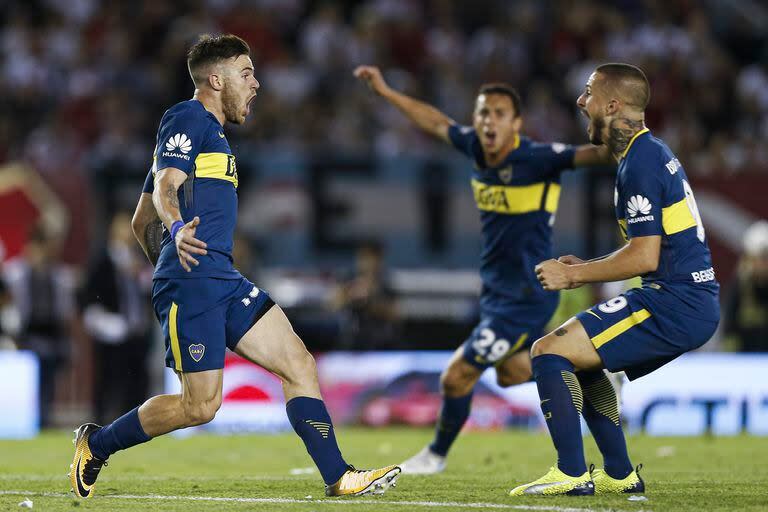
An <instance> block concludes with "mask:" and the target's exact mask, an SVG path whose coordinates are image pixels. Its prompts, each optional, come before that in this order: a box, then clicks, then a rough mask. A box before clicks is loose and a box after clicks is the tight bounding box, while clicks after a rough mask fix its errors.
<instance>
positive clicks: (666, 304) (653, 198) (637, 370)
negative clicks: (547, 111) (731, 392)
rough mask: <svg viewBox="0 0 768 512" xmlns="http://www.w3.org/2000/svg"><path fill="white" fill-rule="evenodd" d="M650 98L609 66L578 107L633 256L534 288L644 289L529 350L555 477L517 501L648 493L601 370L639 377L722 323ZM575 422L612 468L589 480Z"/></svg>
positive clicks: (638, 78) (556, 266)
mask: <svg viewBox="0 0 768 512" xmlns="http://www.w3.org/2000/svg"><path fill="white" fill-rule="evenodd" d="M649 98H650V88H649V86H648V81H647V79H646V77H645V75H644V73H643V72H642V71H641V70H640V69H638V68H636V67H634V66H631V65H629V64H604V65H602V66H599V67H598V68H597V69H596V70H595V72H594V73H592V75H591V76H590V78H589V81H588V82H587V85H586V89H585V91H584V93H583V94H582V95H581V96H580V97H579V99H578V105H579V108H581V110H582V112H584V114H585V115H586V116H587V117H588V118H589V126H588V133H589V136H590V141H591V142H592V143H594V144H606V145H607V146H608V147H609V148H610V150H611V152H612V153H613V155H614V156H615V157H616V160H617V161H618V162H619V168H618V172H617V176H616V191H615V196H614V201H615V209H616V217H617V219H618V221H619V225H620V227H621V230H622V232H623V234H624V236H625V238H626V240H627V244H626V245H624V246H623V247H622V248H620V249H618V250H617V251H615V252H613V253H611V254H609V255H607V256H605V257H604V258H602V259H598V260H594V261H588V262H585V261H582V260H580V259H578V258H576V257H573V256H564V257H562V258H560V259H559V260H557V261H555V260H547V261H544V262H542V263H541V264H539V265H537V266H536V272H537V275H538V278H539V280H540V281H541V283H542V285H543V286H544V288H545V289H547V290H561V289H566V288H575V287H578V286H581V285H582V284H584V283H595V282H604V281H619V280H623V279H628V278H631V277H635V276H642V278H643V284H642V287H640V288H634V289H632V290H630V291H628V292H627V293H625V294H622V295H620V296H618V297H616V298H614V299H611V300H609V301H607V302H604V303H602V304H599V305H597V306H594V307H592V308H590V309H588V310H586V311H584V312H582V313H579V314H578V315H576V317H575V318H571V319H570V320H569V321H567V322H566V323H565V324H563V326H562V327H560V328H559V329H557V330H556V331H554V332H553V333H550V334H548V335H546V336H544V337H543V338H541V339H540V340H538V341H537V342H536V343H535V344H534V345H533V348H532V349H531V356H532V366H533V375H534V378H535V379H536V385H537V386H538V389H539V397H540V398H541V410H542V412H543V413H544V418H545V419H546V421H547V426H548V427H549V432H550V435H551V437H552V441H553V442H554V445H555V449H556V450H557V466H556V467H553V468H551V469H550V471H549V472H548V473H547V474H546V475H544V476H543V477H542V478H540V479H538V480H536V481H534V482H531V483H528V484H525V485H521V486H519V487H516V488H515V489H513V490H512V491H511V493H510V494H512V495H522V494H546V495H557V494H572V495H587V494H594V493H598V494H601V493H622V492H629V493H631V492H644V490H645V484H644V482H643V481H642V479H640V476H639V475H638V471H637V470H635V469H633V467H632V464H631V463H630V461H629V456H628V454H627V447H626V442H625V440H624V433H623V431H622V429H621V422H620V419H619V412H618V407H617V403H616V395H615V393H614V392H613V388H612V386H611V384H610V382H609V381H608V379H607V377H606V375H605V374H604V372H603V368H607V369H608V370H610V371H614V372H615V371H621V370H624V371H626V374H627V377H628V378H629V379H630V380H633V379H636V378H638V377H642V376H643V375H646V374H648V373H650V372H652V371H654V370H656V369H658V368H659V367H661V366H662V365H664V364H666V363H668V362H670V361H672V360H673V359H675V358H676V357H678V356H679V355H681V354H683V353H685V352H688V351H689V350H693V349H696V348H698V347H700V346H701V345H703V344H704V343H706V342H707V340H709V339H710V337H711V336H712V334H713V333H714V332H715V329H716V328H717V324H718V322H719V320H720V307H719V303H718V293H719V285H718V284H717V282H716V281H715V273H714V270H713V269H712V260H711V257H710V253H709V248H708V247H707V243H706V241H705V236H704V227H703V225H702V223H701V218H700V217H699V212H698V209H697V207H696V201H695V199H694V197H693V192H692V191H691V186H690V185H689V183H688V180H687V177H686V175H685V171H684V170H683V168H682V166H681V164H680V162H679V161H678V159H677V158H675V155H674V154H673V153H672V151H670V149H669V148H668V147H667V146H666V145H665V144H664V143H663V142H662V141H661V140H659V139H657V138H656V137H653V136H652V135H651V134H650V132H649V131H648V129H647V128H645V125H644V110H645V107H646V106H647V105H648V100H649ZM579 414H582V415H583V416H584V419H585V420H586V422H587V425H588V426H589V429H590V431H591V432H592V435H593V436H594V438H595V442H596V443H597V446H598V448H599V449H600V452H601V453H602V455H603V458H604V463H605V466H604V468H603V469H598V470H597V471H594V472H592V473H591V474H590V472H588V471H587V467H586V463H585V461H584V452H583V444H582V437H581V431H580V428H579V424H580V421H579ZM638 470H639V466H638Z"/></svg>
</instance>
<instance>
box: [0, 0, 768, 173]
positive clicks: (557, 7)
mask: <svg viewBox="0 0 768 512" xmlns="http://www.w3.org/2000/svg"><path fill="white" fill-rule="evenodd" d="M745 4H750V5H749V9H746V7H745ZM756 4H757V3H755V2H744V3H735V2H710V1H705V2H694V1H690V0H675V1H660V0H645V1H634V0H623V1H610V2H608V1H596V0H553V1H547V2H539V1H533V0H526V1H508V0H475V1H473V2H442V1H438V0H365V1H351V0H348V1H337V2H330V1H325V2H320V1H302V0H250V1H249V0H243V1H237V0H185V1H175V2H163V1H160V2H158V1H155V0H142V1H137V2H126V1H120V0H112V1H98V0H76V1H69V0H29V1H15V2H13V1H12V2H10V3H6V8H4V9H3V12H2V13H0V20H1V21H0V23H2V26H3V31H2V39H1V40H0V84H2V86H3V90H4V91H5V94H6V97H5V100H4V101H3V103H2V106H0V161H3V160H8V159H16V158H26V159H29V160H31V161H33V162H34V164H35V166H36V167H37V168H38V169H41V170H42V171H46V170H50V171H51V172H53V171H54V169H55V170H56V172H60V171H61V168H62V167H66V168H67V171H66V172H69V173H75V172H82V173H86V174H95V173H100V172H105V171H106V170H108V169H110V168H113V167H114V166H115V165H117V166H118V167H120V168H122V169H125V170H127V171H130V172H131V173H133V174H143V173H144V172H145V171H146V168H147V162H148V161H149V160H150V159H151V151H152V147H153V137H154V134H155V131H156V128H157V126H156V123H157V119H159V115H160V114H161V113H162V111H163V110H164V109H165V108H167V107H168V105H169V104H170V103H172V99H174V98H176V99H180V98H186V97H189V96H190V95H191V90H190V84H189V79H188V76H187V72H186V69H185V62H184V58H183V55H184V50H185V48H186V47H188V45H189V44H190V42H191V41H192V40H193V39H194V37H195V35H196V34H199V33H205V32H210V33H219V32H233V33H237V34H239V35H241V36H242V37H244V39H246V40H247V41H248V42H249V43H250V44H251V47H252V49H253V53H254V61H255V64H256V68H257V76H258V78H259V80H260V81H261V84H262V89H261V91H260V96H261V97H260V100H259V102H258V107H257V108H255V109H254V110H255V111H254V114H253V116H252V119H251V120H250V121H249V122H248V123H247V125H246V126H245V127H244V128H243V129H241V130H239V131H238V132H237V134H236V135H235V136H234V137H232V139H233V140H234V141H247V142H248V144H250V145H255V146H256V147H257V148H269V149H270V151H275V150H280V149H285V150H289V151H293V152H310V153H312V152H318V151H323V149H324V148H329V147H331V148H333V151H336V152H343V151H346V152H352V153H368V152H373V153H375V154H379V155H391V154H398V153H412V152H417V153H418V152H426V151H429V150H430V146H428V145H427V144H426V143H425V142H422V143H416V144H414V140H417V141H419V140H422V139H420V138H418V137H414V132H413V130H412V128H410V127H409V126H408V124H407V123H406V122H404V121H403V120H402V119H399V118H398V117H397V116H395V115H393V113H392V112H391V111H390V110H389V109H388V108H386V107H385V106H383V104H381V103H374V102H373V101H372V100H371V98H370V95H369V94H367V93H366V91H364V90H361V88H360V87H359V86H358V84H356V83H355V81H354V79H353V78H352V76H351V70H352V69H353V67H354V66H355V65H358V64H360V63H376V64H378V65H380V66H381V67H382V68H383V69H385V70H387V73H388V77H389V79H390V80H391V81H392V82H393V84H395V85H396V86H398V88H400V89H404V90H405V91H407V92H409V93H410V94H413V95H415V96H418V97H422V98H424V99H426V100H428V101H429V102H431V103H433V104H435V105H436V106H438V107H439V108H441V109H443V110H445V111H446V112H448V113H449V114H450V115H452V116H453V117H454V118H455V119H457V120H467V119H469V114H470V112H471V108H472V98H473V93H474V92H475V90H476V88H477V87H478V85H479V84H480V83H482V82H484V81H489V80H506V81H509V82H511V83H512V84H514V85H515V86H516V87H518V88H519V89H520V91H521V92H522V95H523V98H524V104H525V105H526V111H525V115H526V118H527V120H528V121H527V125H526V126H527V131H528V132H529V133H530V134H531V135H532V136H534V137H542V138H545V139H554V140H568V141H581V140H583V139H584V134H583V128H582V126H581V123H580V121H579V119H578V116H575V115H574V113H575V106H574V101H575V100H574V99H575V98H576V96H577V95H578V92H579V91H580V89H581V88H582V87H583V84H584V82H585V80H586V78H587V76H586V75H587V74H588V72H589V70H591V69H592V68H593V67H594V64H595V63H596V62H602V61H611V60H618V61H629V62H633V63H635V64H637V65H639V66H641V67H642V68H643V69H645V70H646V72H647V73H648V75H649V76H650V79H651V82H652V89H653V91H654V98H653V102H652V109H651V111H650V112H649V124H650V125H651V126H652V127H653V128H654V130H655V131H656V132H657V133H659V134H660V135H661V136H662V137H663V138H664V139H665V140H667V141H668V142H669V143H670V145H671V146H673V147H675V149H676V151H677V154H678V155H679V156H680V158H681V159H682V160H683V161H685V162H687V167H688V168H689V169H690V171H689V172H690V173H694V174H712V173H724V174H732V173H738V172H744V171H750V170H759V169H765V168H766V164H767V163H768V152H767V151H768V150H766V148H765V145H764V144H760V141H761V140H764V139H765V138H766V137H768V68H767V67H766V62H767V60H768V38H766V37H765V32H764V31H763V30H761V28H760V27H761V23H763V24H764V23H765V21H764V20H765V18H766V17H767V16H768V9H766V8H765V7H764V6H763V8H760V7H759V6H757V5H756ZM742 9H743V10H742ZM761 18H762V20H763V21H761ZM126 105H134V106H136V107H137V108H125V107H126Z"/></svg>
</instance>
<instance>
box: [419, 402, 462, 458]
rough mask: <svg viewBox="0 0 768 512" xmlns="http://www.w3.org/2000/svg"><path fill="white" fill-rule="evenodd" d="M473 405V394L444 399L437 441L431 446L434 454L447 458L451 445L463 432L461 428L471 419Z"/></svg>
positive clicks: (438, 422) (436, 434)
mask: <svg viewBox="0 0 768 512" xmlns="http://www.w3.org/2000/svg"><path fill="white" fill-rule="evenodd" d="M471 404H472V393H470V394H468V395H466V396H460V397H458V398H451V397H448V396H444V397H443V407H442V408H441V409H440V417H439V418H438V420H437V426H436V427H435V439H434V441H432V444H430V445H429V449H430V450H431V451H432V453H436V454H438V455H442V456H443V457H445V456H446V455H447V454H448V450H450V448H451V445H452V444H453V442H454V441H455V440H456V437H457V436H458V435H459V432H461V427H463V426H464V423H466V421H467V418H469V408H470V405H471Z"/></svg>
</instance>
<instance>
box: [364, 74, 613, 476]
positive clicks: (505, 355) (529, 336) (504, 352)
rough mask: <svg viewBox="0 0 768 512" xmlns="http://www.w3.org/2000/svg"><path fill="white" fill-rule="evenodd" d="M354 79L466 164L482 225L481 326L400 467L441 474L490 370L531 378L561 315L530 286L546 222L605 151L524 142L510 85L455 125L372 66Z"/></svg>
mask: <svg viewBox="0 0 768 512" xmlns="http://www.w3.org/2000/svg"><path fill="white" fill-rule="evenodd" d="M354 74H355V76H356V77H357V78H359V79H361V80H363V81H364V82H366V83H367V84H368V86H369V87H370V88H371V89H372V90H373V91H374V92H376V93H377V94H378V95H380V96H381V97H382V98H384V99H385V100H387V101H388V102H390V103H391V104H392V105H394V106H395V107H397V108H398V109H399V110H400V111H402V112H403V114H405V115H406V116H407V117H408V118H409V119H410V120H411V121H413V122H414V123H415V124H416V126H418V127H419V128H421V129H422V130H424V131H425V132H427V133H429V134H431V135H433V136H435V137H437V138H438V139H442V140H443V141H444V142H447V143H449V144H451V145H453V146H454V147H455V148H456V149H458V150H459V151H461V152H462V153H464V154H465V155H466V156H467V157H469V158H470V159H471V160H472V163H473V168H472V171H471V172H472V174H471V176H472V180H471V184H472V189H473V192H474V197H475V202H476V203H477V208H478V209H479V210H480V220H481V223H482V254H481V257H480V258H481V263H480V277H481V279H482V284H483V289H482V294H481V297H480V309H481V313H480V323H479V324H478V325H477V327H476V328H475V329H474V331H473V332H472V334H471V335H470V337H469V339H467V340H466V341H465V342H464V343H463V345H462V346H460V347H459V348H458V349H457V350H456V352H455V353H454V354H453V357H452V358H451V360H450V362H449V363H448V367H447V368H446V369H445V371H444V372H443V374H442V376H441V379H440V383H441V392H442V395H443V405H442V408H441V411H440V418H439V419H438V422H437V426H436V430H435V437H434V439H433V441H432V443H431V444H429V446H427V447H425V448H424V449H423V450H421V451H420V452H419V453H417V454H416V455H414V456H413V457H411V458H410V459H409V460H407V461H406V462H405V463H403V464H401V467H402V468H403V471H404V472H406V473H412V474H433V473H439V472H441V471H443V469H444V468H445V459H446V456H447V454H448V450H449V449H450V447H451V445H452V444H453V442H454V440H455V439H456V437H457V436H458V434H459V431H460V430H461V428H462V426H463V425H464V423H465V422H466V420H467V418H468V417H469V411H470V403H471V401H472V390H473V389H474V386H475V384H476V383H477V381H478V380H479V379H480V376H481V375H482V373H483V372H484V371H485V370H486V369H488V368H491V367H494V368H495V369H496V378H497V382H498V383H499V385H500V386H505V387H506V386H512V385H514V384H519V383H522V382H526V381H528V380H529V379H530V377H531V362H530V357H529V355H528V349H529V347H530V346H531V344H532V343H533V341H534V340H536V339H537V338H538V337H539V336H541V334H543V329H544V326H545V325H546V323H547V322H548V321H549V319H550V318H551V317H552V314H553V313H554V311H555V309H556V308H557V304H558V299H559V295H558V293H556V292H550V291H546V290H544V289H543V288H542V287H541V285H540V284H539V282H538V281H537V280H536V275H535V273H534V270H533V267H534V265H535V264H536V262H538V261H541V260H543V259H547V258H550V257H551V253H552V227H551V226H552V223H553V221H554V215H555V211H556V209H557V203H558V199H559V197H560V173H561V172H562V171H563V170H565V169H570V168H573V167H582V166H588V165H599V164H605V163H608V162H609V161H610V155H609V154H608V152H607V148H605V147H596V146H592V145H584V146H580V147H572V146H567V145H565V144H559V143H555V144H542V143H538V142H534V141H532V140H530V139H529V138H527V137H523V136H521V135H520V130H521V128H522V124H523V119H522V117H521V116H522V111H521V104H520V97H519V96H518V94H517V92H516V91H515V90H514V89H513V88H512V87H510V86H509V85H506V84H502V83H492V84H486V85H483V86H482V87H481V88H480V91H479V93H478V95H477V98H476V100H475V110H474V119H473V125H472V126H461V125H458V124H456V123H455V122H454V121H453V120H451V119H450V118H449V117H447V116H446V115H445V114H443V113H442V112H440V111H438V110H437V109H436V108H434V107H432V106H431V105H427V104H425V103H422V102H421V101H418V100H416V99H414V98H411V97H409V96H406V95H404V94H401V93H399V92H397V91H395V90H393V89H392V88H390V87H389V86H388V85H387V83H386V82H385V80H384V79H383V77H382V75H381V72H380V71H379V69H378V68H376V67H374V66H360V67H358V68H357V69H356V70H355V71H354Z"/></svg>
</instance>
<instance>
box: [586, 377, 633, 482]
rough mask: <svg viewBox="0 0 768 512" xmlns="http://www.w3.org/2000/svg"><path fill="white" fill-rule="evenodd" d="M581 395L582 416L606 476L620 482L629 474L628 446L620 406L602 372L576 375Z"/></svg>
mask: <svg viewBox="0 0 768 512" xmlns="http://www.w3.org/2000/svg"><path fill="white" fill-rule="evenodd" d="M576 376H577V377H578V378H579V383H580V384H581V389H582V391H583V393H584V410H583V411H582V414H583V416H584V420H586V422H587V425H588V426H589V430H590V432H592V436H593V437H594V438H595V443H597V447H598V448H600V453H602V454H603V460H604V461H605V472H606V473H608V476H610V477H611V478H616V479H618V480H622V479H624V478H626V477H627V476H628V475H629V474H630V473H631V472H632V463H631V462H630V461H629V454H628V453H627V442H626V440H625V439H624V431H623V430H622V429H621V418H620V417H619V403H618V400H617V399H616V391H614V389H613V386H612V385H611V381H610V380H608V376H607V375H606V374H605V373H604V372H603V371H602V370H598V371H592V372H578V373H577V374H576Z"/></svg>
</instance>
